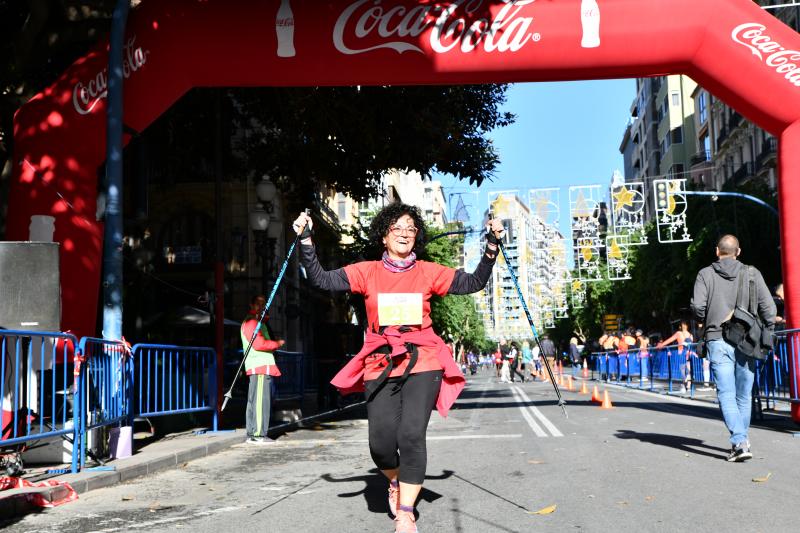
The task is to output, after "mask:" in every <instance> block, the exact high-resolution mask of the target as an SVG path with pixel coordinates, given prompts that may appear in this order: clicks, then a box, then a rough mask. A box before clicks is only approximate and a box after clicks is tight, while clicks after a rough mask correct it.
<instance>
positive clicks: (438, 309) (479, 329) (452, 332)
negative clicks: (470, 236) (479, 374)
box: [423, 223, 493, 354]
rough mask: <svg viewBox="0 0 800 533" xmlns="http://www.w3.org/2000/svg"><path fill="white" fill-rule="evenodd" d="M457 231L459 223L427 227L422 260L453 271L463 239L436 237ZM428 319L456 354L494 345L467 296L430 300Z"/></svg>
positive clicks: (472, 300) (458, 237)
mask: <svg viewBox="0 0 800 533" xmlns="http://www.w3.org/2000/svg"><path fill="white" fill-rule="evenodd" d="M460 229H462V227H461V225H460V224H458V223H450V224H447V225H446V226H445V227H444V228H427V233H428V236H429V239H431V240H429V242H428V244H427V246H426V247H425V254H424V257H423V258H424V259H427V260H429V261H435V262H437V263H439V264H442V265H445V266H449V267H453V268H456V267H457V266H458V264H457V263H458V257H459V256H460V255H461V254H462V251H463V249H464V236H463V235H450V236H447V237H440V238H435V237H436V236H437V235H441V234H442V233H445V232H449V231H458V230H460ZM431 320H432V321H433V329H434V330H435V331H437V332H438V333H439V334H440V335H442V337H443V338H444V339H445V341H447V342H450V343H452V345H453V347H454V352H455V353H456V354H458V353H459V351H460V350H461V348H464V350H465V351H466V350H474V351H476V352H481V351H488V350H490V349H491V347H492V346H493V345H492V343H491V341H489V340H488V338H487V336H486V330H485V328H484V325H483V320H481V317H480V315H479V314H478V311H477V309H475V300H474V299H473V297H472V296H470V295H454V294H450V295H447V296H444V297H434V298H432V299H431Z"/></svg>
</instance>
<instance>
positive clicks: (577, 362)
mask: <svg viewBox="0 0 800 533" xmlns="http://www.w3.org/2000/svg"><path fill="white" fill-rule="evenodd" d="M568 355H569V362H570V363H571V364H572V375H576V373H577V372H578V370H579V369H580V368H581V351H580V350H579V349H578V338H577V337H572V338H571V339H570V340H569V352H568Z"/></svg>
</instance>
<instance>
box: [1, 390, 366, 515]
mask: <svg viewBox="0 0 800 533" xmlns="http://www.w3.org/2000/svg"><path fill="white" fill-rule="evenodd" d="M360 405H361V404H360V403H355V404H351V405H347V406H345V407H342V408H341V409H333V410H329V411H324V412H317V410H316V408H315V406H312V405H310V404H309V403H305V402H304V405H303V414H304V415H305V416H304V417H303V418H302V419H300V420H295V421H288V422H285V423H284V422H280V421H279V420H280V419H279V420H276V422H279V423H278V424H274V425H271V426H270V434H273V433H277V434H281V433H285V432H286V431H288V430H291V429H292V428H295V427H303V426H304V425H305V424H308V423H309V422H311V421H312V420H321V419H328V418H335V417H336V416H339V415H341V414H343V413H348V412H349V411H351V410H353V409H354V408H358V407H359V406H360ZM273 436H274V435H273ZM246 439H247V434H246V431H245V430H244V429H242V428H239V429H235V430H223V431H219V432H217V433H213V432H210V431H206V430H192V431H186V432H182V433H174V434H169V435H165V436H163V437H160V438H158V439H156V440H152V441H149V442H144V443H141V441H137V440H134V449H135V452H134V454H133V455H132V456H131V457H128V458H125V459H117V460H108V461H106V463H105V465H104V466H101V467H94V468H92V467H86V468H84V470H83V471H81V472H79V473H77V474H61V475H57V474H55V475H54V474H48V473H46V471H47V470H48V469H50V468H53V466H52V465H50V466H34V467H30V466H26V473H25V475H24V476H23V478H24V479H25V480H27V481H30V482H32V483H37V482H39V481H44V480H56V481H63V482H66V483H69V484H70V486H71V487H72V488H73V489H74V490H75V492H77V493H78V494H83V493H85V492H88V491H90V490H95V489H100V488H103V487H108V486H111V485H116V484H118V483H123V482H126V481H129V480H131V479H134V478H137V477H141V476H146V475H150V474H154V473H156V472H161V471H164V470H169V469H173V468H179V467H181V466H183V465H185V464H186V463H187V462H189V461H192V460H194V459H200V458H202V457H206V456H208V455H212V454H215V453H218V452H221V451H224V450H227V449H228V448H230V447H232V446H234V445H236V444H241V443H243V442H244V441H245V440H246ZM61 466H62V467H67V468H68V465H61ZM65 491H66V489H65V487H63V486H56V487H37V488H28V489H13V490H6V491H2V492H0V520H6V519H9V518H13V517H18V516H20V515H22V514H26V513H31V512H38V511H41V510H42V508H41V507H38V506H36V505H34V504H33V503H31V501H30V499H31V497H32V495H34V494H40V495H42V496H43V497H44V498H45V499H46V500H47V501H50V502H52V501H57V500H59V499H61V498H63V497H64V494H65ZM66 505H69V504H66Z"/></svg>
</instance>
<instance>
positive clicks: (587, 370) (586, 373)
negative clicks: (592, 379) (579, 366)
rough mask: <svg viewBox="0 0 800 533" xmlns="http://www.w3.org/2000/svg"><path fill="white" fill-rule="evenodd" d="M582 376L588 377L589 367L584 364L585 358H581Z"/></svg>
mask: <svg viewBox="0 0 800 533" xmlns="http://www.w3.org/2000/svg"><path fill="white" fill-rule="evenodd" d="M583 377H585V378H588V377H589V367H588V365H587V364H586V359H584V360H583Z"/></svg>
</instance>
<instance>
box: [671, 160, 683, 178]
mask: <svg viewBox="0 0 800 533" xmlns="http://www.w3.org/2000/svg"><path fill="white" fill-rule="evenodd" d="M669 175H670V177H671V178H675V179H680V178H681V176H683V164H681V163H677V164H675V165H672V166H671V167H670V169H669Z"/></svg>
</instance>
